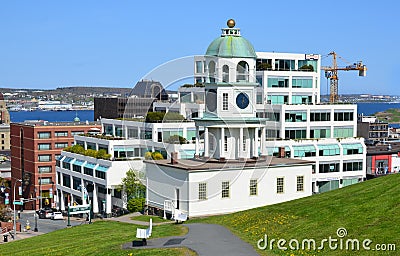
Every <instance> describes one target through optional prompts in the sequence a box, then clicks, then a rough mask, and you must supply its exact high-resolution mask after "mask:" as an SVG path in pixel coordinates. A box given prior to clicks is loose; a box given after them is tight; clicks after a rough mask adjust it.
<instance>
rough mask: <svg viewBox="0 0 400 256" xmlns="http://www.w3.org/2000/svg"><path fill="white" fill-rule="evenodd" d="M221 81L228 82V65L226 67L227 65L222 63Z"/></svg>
mask: <svg viewBox="0 0 400 256" xmlns="http://www.w3.org/2000/svg"><path fill="white" fill-rule="evenodd" d="M222 82H223V83H229V67H228V65H224V66H223V67H222Z"/></svg>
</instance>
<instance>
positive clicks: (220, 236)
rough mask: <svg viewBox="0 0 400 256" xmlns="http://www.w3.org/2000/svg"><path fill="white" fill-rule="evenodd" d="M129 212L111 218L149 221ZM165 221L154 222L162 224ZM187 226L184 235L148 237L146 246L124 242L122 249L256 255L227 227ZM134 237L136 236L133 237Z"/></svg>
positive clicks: (196, 224) (252, 249)
mask: <svg viewBox="0 0 400 256" xmlns="http://www.w3.org/2000/svg"><path fill="white" fill-rule="evenodd" d="M130 217H132V215H131V214H128V215H125V216H122V217H118V218H112V220H115V221H120V222H127V223H133V224H139V225H144V226H148V225H149V223H147V222H142V221H134V220H131V219H130ZM165 223H170V222H164V223H155V224H154V225H162V224H165ZM183 225H184V226H186V227H188V228H189V232H188V233H187V234H186V235H184V236H172V237H162V238H157V239H148V240H147V246H141V247H132V243H131V242H130V243H126V244H124V245H123V246H122V248H123V249H132V248H134V249H138V250H140V249H151V248H173V247H188V248H190V249H192V250H193V251H195V252H196V253H197V254H198V255H235V256H236V255H237V256H239V255H249V256H251V255H258V254H257V252H256V251H255V250H254V248H253V247H252V246H251V245H250V244H248V243H246V242H244V241H243V240H241V239H240V238H238V237H237V236H235V235H233V234H232V232H230V231H229V230H228V229H227V228H225V227H223V226H220V225H215V224H203V223H193V224H183ZM135 239H136V238H135Z"/></svg>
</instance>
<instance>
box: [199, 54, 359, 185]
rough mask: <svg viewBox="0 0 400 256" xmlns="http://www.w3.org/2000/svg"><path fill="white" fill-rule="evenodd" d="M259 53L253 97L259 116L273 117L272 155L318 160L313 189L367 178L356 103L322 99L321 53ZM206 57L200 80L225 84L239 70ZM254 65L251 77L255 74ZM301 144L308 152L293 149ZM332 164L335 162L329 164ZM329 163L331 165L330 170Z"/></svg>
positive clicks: (268, 134) (269, 130)
mask: <svg viewBox="0 0 400 256" xmlns="http://www.w3.org/2000/svg"><path fill="white" fill-rule="evenodd" d="M256 55H257V59H256V63H255V67H253V68H255V69H256V72H255V76H256V80H257V82H258V87H257V88H256V91H255V95H254V96H253V97H255V99H256V100H255V108H256V110H257V117H260V118H266V119H267V120H268V121H267V130H266V139H267V140H268V143H267V147H268V151H269V155H271V154H275V155H278V152H279V147H285V148H286V151H287V152H288V153H287V154H286V157H292V158H302V159H307V160H313V161H316V163H315V166H314V170H313V174H312V177H313V188H312V189H313V192H323V191H327V190H330V189H334V188H339V187H342V186H346V185H349V184H353V183H357V182H359V181H362V180H363V179H365V177H366V150H365V144H364V140H363V139H362V138H357V105H355V104H327V103H325V104H322V103H321V102H320V90H321V82H320V77H321V72H320V67H321V57H320V55H318V54H298V53H277V52H256ZM207 59H208V58H207V56H199V57H196V58H195V63H194V64H195V65H194V73H195V75H194V76H195V82H196V83H209V82H213V81H214V82H216V83H219V82H222V83H223V82H224V81H226V80H227V78H229V75H232V74H233V73H234V72H236V71H237V70H232V69H225V70H224V68H223V67H222V66H215V65H214V64H212V63H211V66H210V62H209V61H207ZM232 60H233V59H228V60H225V61H226V62H227V63H229V62H232ZM251 68H252V67H250V69H249V74H250V75H252V74H254V73H252V72H251V71H252V69H251ZM259 133H260V134H259V138H261V132H259ZM311 145H312V146H311ZM317 145H321V148H323V149H319V148H318V146H317ZM259 146H260V145H259ZM298 148H300V149H301V151H303V154H298V153H296V154H295V153H294V152H298V151H299V150H297V149H298ZM330 148H332V150H333V149H334V150H335V153H334V154H333V153H332V154H329V155H324V154H323V152H324V149H325V151H326V150H328V149H330ZM347 148H349V150H347ZM353 148H354V150H353ZM295 149H296V150H295ZM259 152H260V153H261V152H262V150H261V149H259ZM347 152H351V154H348V153H347ZM331 163H332V164H334V166H331V165H327V164H331ZM337 164H339V166H337ZM350 165H351V166H350ZM327 166H329V168H328V170H325V169H324V168H326V167H327ZM350 169H351V171H349V170H350Z"/></svg>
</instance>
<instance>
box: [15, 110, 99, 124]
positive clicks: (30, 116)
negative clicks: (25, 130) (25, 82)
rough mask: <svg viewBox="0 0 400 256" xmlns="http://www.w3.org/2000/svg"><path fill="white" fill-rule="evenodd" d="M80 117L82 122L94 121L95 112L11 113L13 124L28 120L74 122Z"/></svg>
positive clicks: (37, 111)
mask: <svg viewBox="0 0 400 256" xmlns="http://www.w3.org/2000/svg"><path fill="white" fill-rule="evenodd" d="M75 117H79V119H80V120H81V121H82V122H85V121H93V119H94V111H93V110H76V111H40V110H35V111H17V112H15V111H10V120H11V122H24V121H26V120H45V121H49V122H72V121H74V118H75Z"/></svg>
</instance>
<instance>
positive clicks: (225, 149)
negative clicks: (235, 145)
mask: <svg viewBox="0 0 400 256" xmlns="http://www.w3.org/2000/svg"><path fill="white" fill-rule="evenodd" d="M224 151H225V152H226V151H228V136H224Z"/></svg>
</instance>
